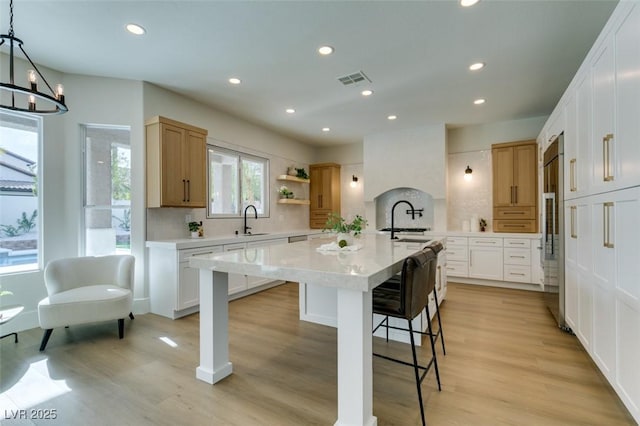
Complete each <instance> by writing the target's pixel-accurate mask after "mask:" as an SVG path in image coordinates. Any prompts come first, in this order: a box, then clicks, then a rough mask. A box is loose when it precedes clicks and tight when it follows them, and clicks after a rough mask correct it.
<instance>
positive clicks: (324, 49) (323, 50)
mask: <svg viewBox="0 0 640 426" xmlns="http://www.w3.org/2000/svg"><path fill="white" fill-rule="evenodd" d="M318 53H319V54H321V55H331V54H332V53H333V47H331V46H320V47H319V48H318Z"/></svg>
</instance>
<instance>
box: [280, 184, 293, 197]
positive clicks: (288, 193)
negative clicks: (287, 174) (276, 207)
mask: <svg viewBox="0 0 640 426" xmlns="http://www.w3.org/2000/svg"><path fill="white" fill-rule="evenodd" d="M278 193H279V194H280V198H293V192H292V191H291V190H290V189H289V188H287V186H286V185H282V186H281V187H280V189H279V190H278Z"/></svg>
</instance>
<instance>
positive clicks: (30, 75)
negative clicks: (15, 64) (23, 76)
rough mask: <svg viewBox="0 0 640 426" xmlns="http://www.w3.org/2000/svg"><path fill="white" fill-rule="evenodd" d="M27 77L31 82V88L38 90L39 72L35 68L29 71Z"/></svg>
mask: <svg viewBox="0 0 640 426" xmlns="http://www.w3.org/2000/svg"><path fill="white" fill-rule="evenodd" d="M27 77H28V79H29V83H30V84H31V90H36V91H37V90H38V74H37V73H36V72H35V71H34V70H29V71H27Z"/></svg>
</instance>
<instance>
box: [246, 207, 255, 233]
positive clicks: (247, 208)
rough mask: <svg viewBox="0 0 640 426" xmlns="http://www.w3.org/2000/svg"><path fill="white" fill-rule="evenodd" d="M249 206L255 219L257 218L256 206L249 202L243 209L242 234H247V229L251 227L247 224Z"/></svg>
mask: <svg viewBox="0 0 640 426" xmlns="http://www.w3.org/2000/svg"><path fill="white" fill-rule="evenodd" d="M249 207H251V208H253V212H254V213H255V214H256V219H257V218H258V210H256V206H254V205H253V204H249V205H248V206H247V207H245V209H244V234H245V235H246V234H248V233H249V232H248V231H249V229H251V227H250V226H247V210H249Z"/></svg>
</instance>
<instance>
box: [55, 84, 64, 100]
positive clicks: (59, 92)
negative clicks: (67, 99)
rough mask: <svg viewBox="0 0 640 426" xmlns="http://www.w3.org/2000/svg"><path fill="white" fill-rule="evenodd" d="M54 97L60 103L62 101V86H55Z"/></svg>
mask: <svg viewBox="0 0 640 426" xmlns="http://www.w3.org/2000/svg"><path fill="white" fill-rule="evenodd" d="M56 97H57V98H58V100H59V101H60V102H62V103H64V86H63V85H62V84H59V83H58V85H57V86H56Z"/></svg>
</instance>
